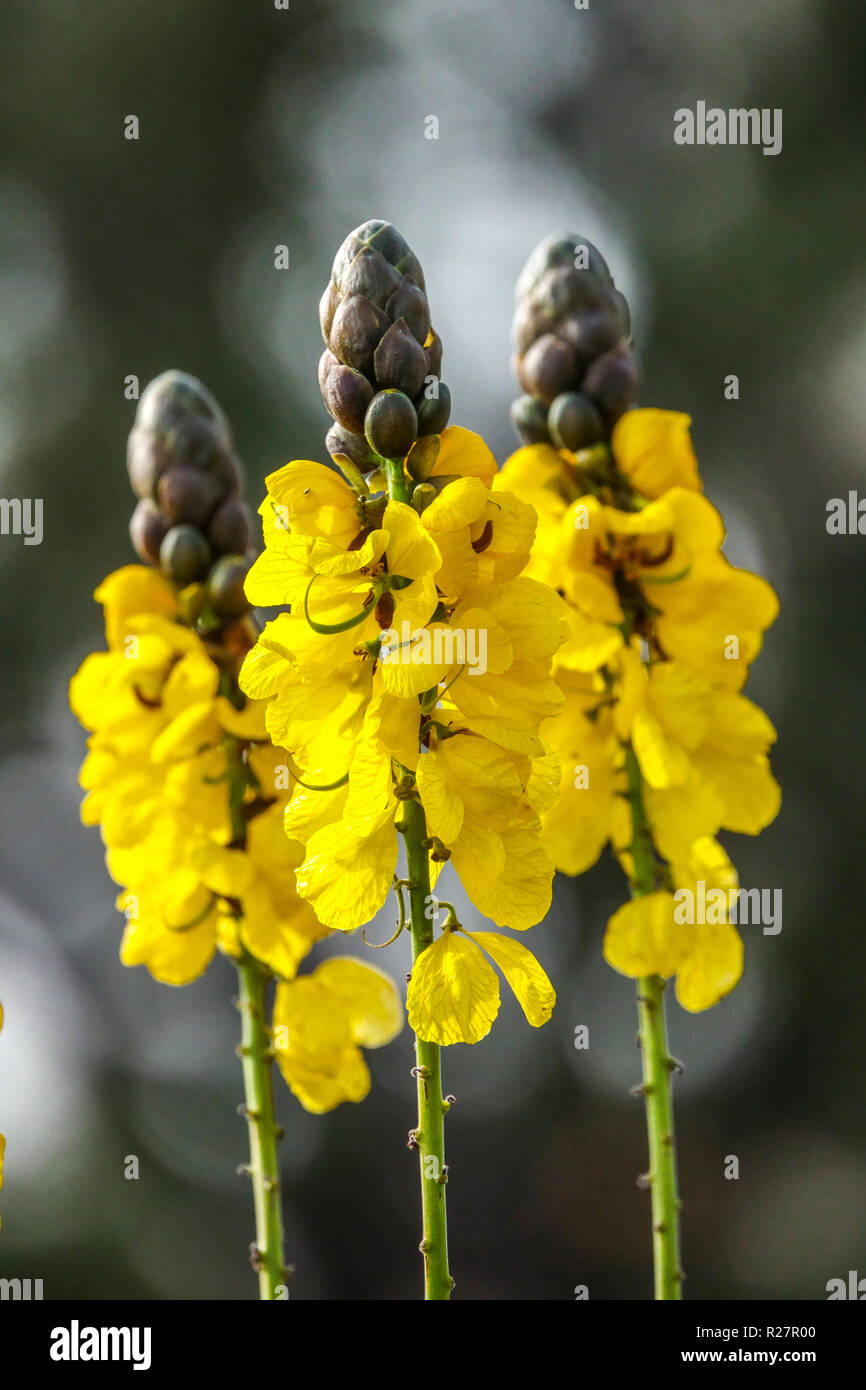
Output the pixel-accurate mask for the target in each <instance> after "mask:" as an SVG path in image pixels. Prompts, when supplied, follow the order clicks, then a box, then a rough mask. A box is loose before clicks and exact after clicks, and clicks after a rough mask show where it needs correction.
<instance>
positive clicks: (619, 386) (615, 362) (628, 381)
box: [583, 342, 640, 429]
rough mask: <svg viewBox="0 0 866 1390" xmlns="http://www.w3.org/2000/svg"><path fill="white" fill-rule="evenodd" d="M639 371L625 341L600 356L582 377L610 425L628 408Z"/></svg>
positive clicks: (584, 388)
mask: <svg viewBox="0 0 866 1390" xmlns="http://www.w3.org/2000/svg"><path fill="white" fill-rule="evenodd" d="M639 378H640V372H639V369H638V365H637V362H636V360H635V356H634V353H633V352H632V351H631V349H630V348H629V346H628V344H627V343H626V342H622V343H620V345H619V346H618V347H615V348H612V349H611V351H610V352H606V353H604V354H603V355H602V356H601V357H597V358H596V359H595V361H594V362H593V364H592V366H591V367H590V368H589V371H588V372H587V374H586V376H585V377H584V379H583V390H584V392H585V393H586V395H587V396H589V397H590V398H591V399H592V401H593V402H594V403H595V405H596V406H597V407H598V409H599V410H600V412H601V414H602V417H603V419H604V422H605V424H606V425H607V427H608V429H610V428H612V426H613V425H614V424H615V423H616V421H617V420H618V419H619V417H620V416H621V415H622V414H623V413H624V412H625V411H626V410H628V407H629V406H630V405H631V403H632V401H633V399H634V396H635V392H636V391H637V386H638V381H639Z"/></svg>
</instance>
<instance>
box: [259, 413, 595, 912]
mask: <svg viewBox="0 0 866 1390" xmlns="http://www.w3.org/2000/svg"><path fill="white" fill-rule="evenodd" d="M410 463H411V460H410ZM311 467H312V466H311V465H308V464H297V465H295V464H289V465H287V467H286V468H285V469H283V470H281V473H280V474H278V475H275V479H277V480H279V481H278V483H277V482H276V481H275V479H269V480H268V487H269V502H270V514H271V515H273V513H274V509H275V508H278V507H279V506H280V505H282V506H283V508H284V511H285V512H286V515H287V518H288V526H289V530H288V532H287V531H285V530H282V531H281V530H280V529H279V528H277V527H274V526H272V525H270V524H269V523H268V521H267V518H268V515H269V509H268V504H266V505H265V506H264V507H263V509H262V510H263V516H264V517H265V519H266V525H265V531H264V536H265V547H266V549H265V554H264V556H263V557H262V558H261V559H260V560H259V561H258V562H257V564H256V566H254V568H253V571H252V572H251V577H250V583H249V585H248V594H249V596H250V597H251V598H253V597H254V598H255V600H256V601H257V602H262V603H269V604H270V603H281V602H285V601H286V599H287V598H288V600H289V601H290V602H291V603H292V611H291V613H283V614H281V615H280V616H279V617H278V618H276V619H275V620H274V621H273V622H271V623H269V624H268V625H267V627H266V628H265V630H264V632H263V633H262V634H261V636H260V638H259V640H258V643H257V645H256V647H255V648H254V650H253V651H252V652H251V653H250V654H249V655H248V657H247V659H246V661H245V663H244V667H243V670H242V672H241V677H240V683H241V687H242V688H243V690H244V691H245V692H246V693H247V695H248V696H249V697H251V698H255V699H263V700H265V701H266V702H267V708H266V724H267V728H268V731H269V733H270V736H271V738H272V739H273V740H274V742H275V743H279V744H281V745H282V746H284V747H288V748H291V749H292V752H293V756H294V757H295V759H296V760H297V762H298V765H299V766H300V768H301V770H302V771H301V777H302V782H304V783H308V784H309V786H303V785H301V784H299V785H298V786H297V787H296V788H295V792H294V795H293V797H292V800H291V801H290V803H289V805H288V807H287V809H286V817H285V829H286V831H287V833H288V834H290V835H292V836H295V837H297V838H298V839H300V840H301V841H302V842H303V843H304V845H305V847H306V855H305V858H304V860H303V862H302V863H301V864H300V865H299V867H298V870H297V882H298V889H299V892H300V893H301V895H302V897H304V898H305V899H306V900H307V901H309V902H310V903H311V904H312V906H313V907H314V908H315V911H316V914H317V916H318V917H319V919H320V921H321V922H323V923H324V924H325V925H327V926H329V927H332V928H335V929H338V930H342V931H351V930H353V929H355V928H357V927H359V926H361V925H363V923H364V922H366V921H368V920H369V918H370V917H372V916H373V915H374V913H375V912H376V911H378V909H379V908H380V907H381V906H382V904H383V903H384V901H385V898H386V896H387V894H388V892H389V890H390V888H391V886H392V883H393V878H394V872H395V869H396V864H397V845H398V842H397V835H396V833H395V821H396V819H397V817H398V816H399V813H400V806H401V799H402V798H403V797H404V796H406V795H413V794H414V789H413V787H412V784H411V777H412V775H413V774H414V775H415V776H416V777H417V779H418V780H417V794H418V795H420V797H421V800H422V804H423V805H424V807H425V811H427V813H428V818H429V829H430V833H431V835H432V836H434V837H435V838H436V841H437V842H438V849H437V857H436V859H435V861H434V863H432V864H431V871H432V872H433V874H434V876H435V872H436V871H437V869H438V865H439V863H440V862H441V859H442V858H444V857H447V856H448V855H449V854H450V857H451V861H452V863H453V865H454V867H455V869H456V871H457V873H458V875H459V876H460V877H461V879H462V881H463V883H464V886H465V888H466V891H467V892H468V894H469V896H470V897H471V898H472V900H473V902H475V904H476V905H477V906H478V907H479V909H480V910H481V911H482V912H484V913H486V914H488V915H489V916H491V917H492V918H493V920H494V921H495V922H497V924H499V925H508V926H512V927H517V928H519V929H523V928H526V927H529V926H531V925H533V924H534V923H536V922H538V921H539V920H540V919H541V917H543V916H544V914H545V912H546V911H547V907H548V906H549V903H550V889H551V880H552V874H553V864H552V862H551V860H550V859H549V856H548V855H547V854H546V852H545V850H544V849H543V847H542V845H541V821H540V815H541V811H542V810H543V809H546V807H547V806H548V805H549V802H550V800H551V797H552V792H553V790H555V783H556V781H557V776H556V773H555V772H554V771H553V770H552V764H551V758H552V754H551V750H550V749H549V748H548V747H547V746H546V745H545V743H544V742H543V741H542V739H541V737H540V736H539V728H540V725H541V722H542V721H543V720H545V719H548V718H550V717H551V716H552V715H553V714H555V713H556V712H557V710H558V709H559V707H560V706H561V703H562V696H561V694H560V692H559V690H558V688H557V685H556V682H555V681H554V679H553V677H552V660H553V656H554V653H555V652H556V650H557V648H558V646H559V645H560V643H561V642H562V640H563V638H564V636H565V633H566V630H567V621H568V611H567V608H566V606H565V605H564V604H563V602H562V600H561V599H560V598H559V597H558V596H557V595H556V594H554V593H552V592H551V591H550V590H549V589H548V588H547V587H546V586H545V585H543V584H540V583H538V582H537V581H535V580H533V579H528V578H525V577H522V576H521V574H520V571H521V569H522V568H523V566H524V564H525V562H526V560H527V557H528V555H529V549H530V546H531V543H532V537H533V533H534V513H533V511H532V509H531V508H530V507H529V506H528V505H527V504H526V503H524V502H522V501H520V500H519V499H518V498H515V497H513V496H512V495H511V494H509V493H508V492H504V491H502V490H497V491H495V492H492V491H491V486H490V485H491V483H492V482H493V475H494V472H495V462H494V460H493V458H492V455H491V454H490V452H489V450H488V449H487V447H486V445H485V444H484V443H483V441H482V440H480V439H479V437H478V436H477V435H472V434H471V433H470V432H469V431H467V430H460V429H457V428H453V427H452V428H450V429H447V430H445V431H444V432H443V435H442V437H441V441H440V447H439V454H438V457H437V458H436V459H435V461H434V463H433V465H432V467H431V468H429V469H428V472H427V474H426V480H427V483H428V488H427V492H428V494H429V493H431V492H432V494H433V496H432V500H430V501H429V505H426V506H425V507H424V508H423V510H421V512H420V515H419V513H418V512H417V511H416V510H415V508H414V507H411V506H407V505H406V504H404V503H401V502H394V501H389V500H386V499H379V501H377V502H374V503H372V504H371V503H368V502H367V501H366V499H365V502H364V504H363V505H357V506H356V507H355V510H354V512H353V511H352V508H351V506H350V505H349V500H348V497H347V495H346V491H344V485H343V484H340V485H339V486H338V487H337V488H336V490H335V492H334V493H333V496H331V494H328V495H329V498H330V499H331V500H330V504H331V505H332V506H333V507H334V508H335V510H334V511H333V512H332V513H331V514H330V515H329V517H328V519H327V525H326V526H325V527H321V526H319V524H318V522H317V521H316V513H315V510H313V509H311V510H310V511H307V510H305V508H306V502H303V503H302V501H301V499H303V498H304V497H305V496H306V494H305V492H304V488H303V487H301V486H300V484H299V485H297V486H296V484H295V482H294V475H295V470H298V472H299V478H300V482H302V483H304V484H305V486H310V487H312V488H313V489H314V490H315V489H319V490H320V492H321V490H322V489H324V488H325V486H326V485H325V482H324V481H323V480H322V479H321V478H320V477H319V475H318V474H317V473H311V472H310V470H311ZM328 486H329V487H330V484H328ZM349 491H350V490H349ZM278 492H279V498H280V499H282V500H281V502H280V501H278V498H277V493H278ZM323 495H324V494H323ZM352 496H354V494H352ZM334 499H336V501H335V500H334ZM340 499H341V500H340ZM425 500H427V498H426V497H425ZM337 502H339V506H337ZM371 508H373V509H374V510H371ZM365 509H366V510H365ZM368 513H369V515H370V516H373V517H374V522H375V524H373V525H370V524H367V525H365V516H366V515H367V514H368ZM298 515H300V516H301V518H302V520H301V524H300V525H297V524H295V522H294V521H293V519H294V518H296V517H297V516H298ZM337 515H338V519H339V521H340V525H339V526H337V525H336V523H335V520H334V518H335V517H337ZM293 526H294V529H292V527H293ZM407 778H409V779H410V780H409V782H408V785H407V784H406V779H407ZM311 787H312V788H324V789H323V790H322V789H320V790H316V789H313V790H311V789H310V788H311Z"/></svg>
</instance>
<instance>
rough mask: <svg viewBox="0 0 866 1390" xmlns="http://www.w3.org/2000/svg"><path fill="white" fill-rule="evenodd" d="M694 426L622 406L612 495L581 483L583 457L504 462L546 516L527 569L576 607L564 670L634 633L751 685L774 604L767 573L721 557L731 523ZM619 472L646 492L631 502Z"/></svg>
mask: <svg viewBox="0 0 866 1390" xmlns="http://www.w3.org/2000/svg"><path fill="white" fill-rule="evenodd" d="M689 423H690V422H689V418H688V416H686V415H680V414H677V413H674V412H670V411H660V410H633V411H628V412H626V414H625V415H623V416H622V417H621V419H620V420H619V422H618V423H617V425H616V427H615V429H614V432H613V437H612V442H611V447H612V453H613V459H614V466H615V468H614V474H613V477H612V479H611V481H610V482H609V485H608V487H607V488H606V490H605V496H604V497H602V496H600V495H596V492H590V491H587V490H586V489H585V486H584V484H585V483H586V482H587V481H588V480H589V475H587V474H584V473H583V472H582V471H581V467H580V460H581V455H577V456H575V455H570V454H567V453H565V452H563V453H557V452H556V451H555V450H553V449H552V448H551V447H550V446H549V445H530V446H528V447H526V448H523V449H520V450H518V451H517V453H516V454H514V455H513V456H512V458H511V459H509V460H508V462H507V463H506V465H505V467H504V469H503V471H502V474H501V484H498V485H499V486H501V487H502V488H509V487H510V488H513V489H514V490H515V492H517V493H518V495H519V496H520V497H521V498H522V499H523V500H524V501H527V502H532V503H533V504H534V505H535V507H536V509H537V511H538V514H539V525H538V532H537V536H536V542H535V546H534V549H533V555H532V562H531V566H530V570H529V573H530V574H532V575H533V576H534V577H536V578H538V579H540V580H543V581H544V582H545V583H548V584H550V585H551V586H552V587H554V588H556V589H558V590H559V591H560V592H561V593H563V594H564V596H565V597H566V599H567V600H568V602H569V605H570V607H571V634H570V639H569V640H568V641H567V642H566V643H565V644H564V645H563V646H562V648H561V649H560V651H559V653H558V656H557V666H558V667H559V668H562V667H565V668H567V669H569V670H571V671H582V672H588V671H594V670H598V669H600V668H601V667H602V666H604V665H605V664H606V663H608V662H609V661H610V660H611V659H612V658H614V657H615V656H616V654H617V653H618V651H619V650H620V649H621V647H622V646H623V644H624V643H625V642H626V641H627V640H628V636H629V635H630V633H631V632H632V631H638V632H639V634H640V635H641V636H642V637H644V638H646V639H647V640H648V641H649V643H650V646H651V647H652V649H653V650H654V653H655V654H656V655H657V656H659V657H673V658H676V659H678V660H680V661H682V662H684V663H686V664H688V665H691V666H693V667H695V669H696V670H698V671H699V672H700V673H701V674H702V675H704V676H705V677H706V678H707V679H709V680H712V681H713V682H714V683H716V684H720V685H725V686H727V687H728V688H730V689H734V690H739V689H740V688H741V687H742V685H743V683H744V682H745V679H746V676H747V674H748V668H749V664H750V662H751V661H752V660H753V659H754V657H755V656H756V655H757V653H758V652H759V651H760V648H761V643H762V640H763V633H764V631H765V630H766V629H767V628H768V627H769V626H770V625H771V624H772V623H773V622H774V621H775V618H776V615H777V612H778V604H777V601H776V597H775V594H774V593H773V590H772V589H771V588H770V586H769V585H768V584H767V583H766V581H765V580H763V579H761V578H760V577H759V576H758V575H754V574H750V573H749V572H748V571H746V570H739V569H735V568H734V566H732V565H731V564H730V563H729V562H728V560H727V559H726V558H725V557H724V556H723V555H722V554H721V546H722V544H723V542H724V538H725V530H724V525H723V523H722V519H721V517H720V516H719V514H718V512H717V511H716V510H715V508H713V507H712V506H711V504H710V503H709V502H708V501H707V500H706V498H705V497H703V496H702V495H701V493H700V479H699V477H698V473H697V465H696V462H695V458H694V453H693V451H692V447H691V441H690V438H689V433H688V426H689ZM617 471H618V473H619V475H620V476H621V477H622V478H624V479H627V480H628V482H629V483H630V484H631V486H632V487H633V488H634V489H636V492H637V494H639V495H638V496H637V497H634V496H632V500H631V503H630V509H623V507H622V506H621V505H619V503H618V501H617V499H618V497H619V491H618V484H617ZM596 491H597V490H596ZM606 499H609V500H606ZM647 605H649V608H650V611H652V613H653V615H654V620H653V623H652V625H651V626H650V627H646V626H645V625H643V624H644V616H643V615H644V614H645V612H646V611H647ZM635 624H638V626H637V627H636V626H635Z"/></svg>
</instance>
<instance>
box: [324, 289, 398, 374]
mask: <svg viewBox="0 0 866 1390" xmlns="http://www.w3.org/2000/svg"><path fill="white" fill-rule="evenodd" d="M389 326H390V324H389V320H388V316H387V314H385V313H384V312H383V310H382V309H377V308H376V306H375V304H371V303H370V301H369V299H365V298H364V296H363V295H360V294H347V295H346V297H345V299H344V300H343V301H342V303H341V304H340V306H339V308H338V309H337V312H336V313H335V314H334V322H333V323H332V325H331V337H330V347H331V351H332V352H333V353H334V355H335V356H336V357H338V358H339V359H340V361H341V362H343V363H345V365H346V366H347V367H355V368H357V370H358V371H359V372H363V373H364V375H365V376H367V377H370V378H372V375H373V353H374V351H375V349H376V346H377V344H378V343H379V340H380V339H381V338H382V337H383V336H384V334H385V333H387V331H388V328H389Z"/></svg>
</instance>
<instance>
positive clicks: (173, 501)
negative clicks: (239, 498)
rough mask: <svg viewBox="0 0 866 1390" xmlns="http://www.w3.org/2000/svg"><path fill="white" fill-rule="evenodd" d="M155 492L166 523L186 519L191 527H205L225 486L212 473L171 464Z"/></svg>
mask: <svg viewBox="0 0 866 1390" xmlns="http://www.w3.org/2000/svg"><path fill="white" fill-rule="evenodd" d="M157 495H158V498H159V506H160V510H161V511H162V513H163V515H164V516H165V518H166V520H167V522H168V523H169V525H172V524H174V523H176V522H181V521H187V522H189V523H190V525H191V526H204V524H205V522H206V521H207V519H208V517H209V516H210V515H211V513H212V512H213V511H214V509H215V508H216V507H217V505H218V504H219V503H220V502H221V501H222V499H223V497H224V496H225V485H224V484H223V483H222V482H220V480H219V479H218V478H215V477H214V476H213V474H212V473H203V472H202V471H201V469H199V468H193V467H192V466H191V465H189V464H184V463H173V464H172V465H171V467H170V468H167V469H166V471H165V472H164V473H163V475H162V477H161V478H160V480H159V484H158V486H157Z"/></svg>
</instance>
